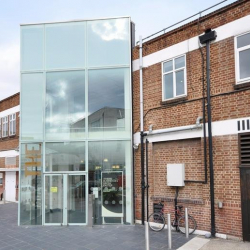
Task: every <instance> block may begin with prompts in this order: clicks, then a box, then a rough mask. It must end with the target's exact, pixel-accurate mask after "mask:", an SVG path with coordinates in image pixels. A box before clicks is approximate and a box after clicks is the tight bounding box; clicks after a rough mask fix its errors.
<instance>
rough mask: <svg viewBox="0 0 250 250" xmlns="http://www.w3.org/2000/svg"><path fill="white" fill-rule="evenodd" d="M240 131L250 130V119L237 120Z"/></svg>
mask: <svg viewBox="0 0 250 250" xmlns="http://www.w3.org/2000/svg"><path fill="white" fill-rule="evenodd" d="M237 127H238V131H247V130H250V119H244V120H239V121H237Z"/></svg>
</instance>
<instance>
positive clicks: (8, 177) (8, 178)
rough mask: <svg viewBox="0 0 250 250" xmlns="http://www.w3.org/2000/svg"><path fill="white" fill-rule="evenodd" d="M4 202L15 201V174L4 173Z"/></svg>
mask: <svg viewBox="0 0 250 250" xmlns="http://www.w3.org/2000/svg"><path fill="white" fill-rule="evenodd" d="M5 195H6V198H5V199H6V201H11V202H15V201H16V172H15V171H14V172H5Z"/></svg>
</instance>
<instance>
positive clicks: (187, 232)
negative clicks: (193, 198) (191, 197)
mask: <svg viewBox="0 0 250 250" xmlns="http://www.w3.org/2000/svg"><path fill="white" fill-rule="evenodd" d="M185 233H186V238H187V239H188V238H189V227H188V209H187V208H185Z"/></svg>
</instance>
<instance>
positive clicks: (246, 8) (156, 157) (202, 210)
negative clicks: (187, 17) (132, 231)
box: [133, 1, 250, 237]
mask: <svg viewBox="0 0 250 250" xmlns="http://www.w3.org/2000/svg"><path fill="white" fill-rule="evenodd" d="M249 14H250V1H240V2H236V3H234V4H231V5H229V6H228V7H225V8H223V9H222V10H219V11H217V12H215V13H212V14H210V15H208V16H206V17H204V18H203V19H202V20H201V32H200V33H203V31H204V30H205V29H206V28H212V29H215V30H216V28H217V27H219V26H221V25H224V24H226V23H228V22H231V21H234V20H236V19H238V18H241V17H244V16H246V15H249ZM197 30H198V27H197V22H196V21H194V22H192V23H191V24H187V25H185V26H183V27H182V28H179V29H177V30H175V31H172V32H169V33H167V34H165V35H164V36H161V37H158V38H155V39H153V40H152V41H149V42H146V43H145V44H144V45H143V55H144V56H145V55H149V54H151V53H154V52H156V51H159V50H161V49H163V48H166V47H169V46H171V45H173V44H176V43H179V42H181V41H184V40H186V39H188V38H190V37H194V36H197V35H198V33H197ZM203 53H204V55H205V54H206V53H205V48H203ZM234 53H235V52H234V37H229V38H227V39H224V40H222V41H219V42H215V43H212V44H211V55H210V56H211V58H210V59H211V95H212V97H211V98H212V99H211V102H212V103H211V106H212V121H221V120H228V119H236V118H240V117H249V116H250V109H248V108H246V107H248V106H250V90H249V89H248V88H247V86H246V85H245V89H243V88H241V89H239V90H236V82H235V54H234ZM133 56H134V59H137V58H138V48H135V49H134V51H133ZM166 59H170V58H166ZM205 66H206V65H205ZM186 70H187V97H186V98H184V100H182V101H183V103H178V102H172V103H170V102H162V72H161V63H157V64H155V65H151V66H149V67H147V68H144V69H143V88H144V91H143V95H144V115H145V120H144V124H145V125H144V130H146V131H147V130H148V128H149V125H150V124H153V129H154V130H156V129H163V128H170V127H177V126H185V125H190V124H195V122H196V118H197V117H198V116H200V115H201V114H202V61H201V54H200V51H199V50H194V51H190V52H188V53H187V54H186ZM205 73H206V72H205ZM205 77H206V75H205ZM139 101H140V99H139V71H135V72H133V104H134V106H133V129H134V132H138V131H139V130H140V128H139V124H140V113H139ZM235 125H236V124H235ZM213 157H214V177H215V180H214V184H215V204H216V205H215V214H216V215H215V217H216V218H215V219H216V232H218V233H222V234H227V235H233V236H237V237H242V222H241V195H240V173H239V160H238V135H228V136H217V137H213ZM168 163H185V169H186V179H189V180H191V179H192V180H204V160H203V140H202V139H188V140H179V141H168V142H158V143H153V144H149V176H150V178H149V185H150V189H149V190H150V213H151V212H152V208H153V203H154V202H155V203H157V202H159V201H160V200H161V199H163V200H164V199H165V200H167V198H171V199H172V198H174V195H175V189H173V188H170V187H168V186H167V184H166V174H167V173H166V165H167V164H168ZM140 168H141V166H140V150H137V151H135V180H136V183H135V208H136V210H135V214H136V219H141V171H140ZM218 201H222V202H223V208H222V209H219V208H218ZM179 202H180V204H182V203H183V205H184V206H187V207H189V208H190V213H191V215H193V216H194V217H195V219H196V220H197V223H198V229H200V230H207V231H210V186H209V171H208V184H197V183H186V186H185V187H184V188H181V189H180V192H179ZM195 203H198V204H195ZM165 206H166V213H168V212H171V213H172V214H173V209H174V204H173V202H169V201H165Z"/></svg>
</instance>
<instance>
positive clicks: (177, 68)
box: [162, 55, 187, 101]
mask: <svg viewBox="0 0 250 250" xmlns="http://www.w3.org/2000/svg"><path fill="white" fill-rule="evenodd" d="M162 85H163V87H162V100H163V101H164V100H169V99H174V98H178V97H182V96H186V95H187V81H186V56H185V55H183V56H179V57H176V58H173V59H171V60H168V61H166V62H163V63H162Z"/></svg>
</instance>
